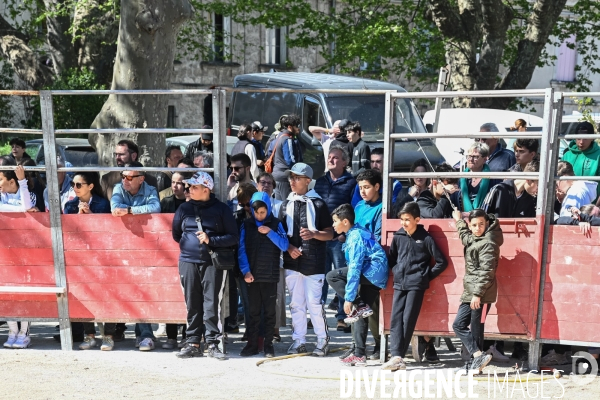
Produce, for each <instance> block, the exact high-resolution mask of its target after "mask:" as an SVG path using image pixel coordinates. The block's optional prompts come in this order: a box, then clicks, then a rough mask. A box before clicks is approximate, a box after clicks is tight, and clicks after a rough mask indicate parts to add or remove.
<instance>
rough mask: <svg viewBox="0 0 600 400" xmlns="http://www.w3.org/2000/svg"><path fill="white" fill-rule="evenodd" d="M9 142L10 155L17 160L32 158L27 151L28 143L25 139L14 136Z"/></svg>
mask: <svg viewBox="0 0 600 400" xmlns="http://www.w3.org/2000/svg"><path fill="white" fill-rule="evenodd" d="M8 144H9V146H10V157H12V158H13V160H15V162H19V161H21V160H23V159H31V156H30V155H29V154H27V152H26V151H25V149H26V148H27V144H26V143H25V141H24V140H23V139H20V138H12V139H10V142H8Z"/></svg>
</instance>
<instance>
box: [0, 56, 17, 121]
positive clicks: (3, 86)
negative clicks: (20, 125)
mask: <svg viewBox="0 0 600 400" xmlns="http://www.w3.org/2000/svg"><path fill="white" fill-rule="evenodd" d="M0 61H2V59H0ZM13 74H14V72H13V70H12V68H11V66H10V64H9V63H7V62H4V63H3V64H2V68H0V90H10V89H13V87H14V84H15V82H14V80H13ZM14 116H15V114H14V112H13V108H12V104H11V102H10V96H0V127H10V126H11V125H12V120H13V118H14Z"/></svg>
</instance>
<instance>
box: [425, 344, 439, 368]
mask: <svg viewBox="0 0 600 400" xmlns="http://www.w3.org/2000/svg"><path fill="white" fill-rule="evenodd" d="M425 360H427V362H430V363H436V362H440V358H439V357H438V354H437V351H436V350H435V346H434V345H433V339H432V340H430V341H429V342H428V343H427V345H426V346H425Z"/></svg>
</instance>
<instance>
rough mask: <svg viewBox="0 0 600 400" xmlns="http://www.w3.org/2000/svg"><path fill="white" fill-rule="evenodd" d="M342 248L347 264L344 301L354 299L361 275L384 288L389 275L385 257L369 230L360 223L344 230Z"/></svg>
mask: <svg viewBox="0 0 600 400" xmlns="http://www.w3.org/2000/svg"><path fill="white" fill-rule="evenodd" d="M342 249H343V250H344V255H345V257H346V264H347V265H348V281H347V282H346V296H345V300H346V301H354V300H355V299H356V295H357V294H358V286H359V284H360V276H361V275H364V276H365V278H367V279H368V280H369V282H371V283H372V284H373V285H375V286H377V287H378V288H381V289H383V288H385V286H386V285H387V281H388V276H389V269H388V265H387V257H386V255H385V251H384V250H383V248H382V247H381V245H380V244H379V242H377V240H376V239H375V236H373V234H372V233H371V232H369V231H368V230H366V229H365V228H363V227H362V226H360V225H354V226H353V227H352V228H350V230H349V231H348V232H346V242H345V243H344V245H343V246H342Z"/></svg>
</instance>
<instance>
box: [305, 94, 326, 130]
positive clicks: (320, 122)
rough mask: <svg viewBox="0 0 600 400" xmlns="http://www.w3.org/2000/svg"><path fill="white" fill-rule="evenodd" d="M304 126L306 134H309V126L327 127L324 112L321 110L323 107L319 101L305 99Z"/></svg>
mask: <svg viewBox="0 0 600 400" xmlns="http://www.w3.org/2000/svg"><path fill="white" fill-rule="evenodd" d="M302 126H303V127H304V130H305V131H306V132H308V127H309V126H323V127H326V126H327V125H326V122H325V115H323V110H321V105H320V104H319V102H318V101H317V100H315V99H312V98H310V97H306V98H305V99H304V107H303V110H302Z"/></svg>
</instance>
